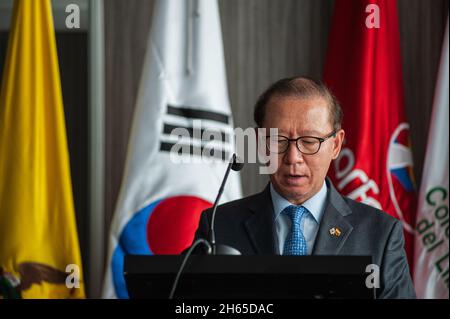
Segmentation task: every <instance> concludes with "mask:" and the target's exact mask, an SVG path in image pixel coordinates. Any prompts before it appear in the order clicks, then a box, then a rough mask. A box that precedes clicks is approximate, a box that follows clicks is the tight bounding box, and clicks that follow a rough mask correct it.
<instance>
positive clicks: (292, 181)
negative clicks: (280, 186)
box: [284, 174, 308, 185]
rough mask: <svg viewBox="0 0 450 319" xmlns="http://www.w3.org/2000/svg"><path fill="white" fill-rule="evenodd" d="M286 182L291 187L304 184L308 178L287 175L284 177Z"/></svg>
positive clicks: (298, 175)
mask: <svg viewBox="0 0 450 319" xmlns="http://www.w3.org/2000/svg"><path fill="white" fill-rule="evenodd" d="M284 177H285V180H286V182H287V183H288V184H290V185H296V184H299V183H302V182H303V181H304V180H306V179H307V178H308V176H306V175H300V174H287V175H284Z"/></svg>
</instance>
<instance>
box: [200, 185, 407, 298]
mask: <svg viewBox="0 0 450 319" xmlns="http://www.w3.org/2000/svg"><path fill="white" fill-rule="evenodd" d="M326 184H327V188H328V193H327V203H326V205H325V207H326V208H325V211H324V214H323V216H322V220H321V222H320V225H319V230H318V233H317V237H316V240H315V244H314V247H313V250H312V254H313V255H371V256H372V262H373V263H374V264H376V265H378V266H379V267H380V273H381V278H380V288H379V289H377V298H415V292H414V288H413V285H412V280H411V276H410V274H409V268H408V263H407V259H406V254H405V251H404V248H403V244H404V239H403V229H402V224H401V222H400V221H398V220H397V219H395V218H393V217H391V216H389V215H388V214H386V213H384V212H382V211H380V210H378V209H376V208H373V207H371V206H368V205H365V204H362V203H358V202H356V201H354V200H351V199H349V198H346V197H343V196H341V195H340V194H339V193H338V192H337V191H336V189H335V188H334V187H333V185H332V183H331V182H330V181H329V180H328V179H327V180H326ZM211 212H212V211H211V209H208V210H206V211H204V212H203V213H202V215H201V217H200V222H199V227H198V229H197V232H196V234H195V239H194V241H195V240H196V239H198V238H205V239H207V238H208V237H207V235H208V234H207V233H208V230H209V221H210V218H211ZM333 227H338V228H339V229H340V230H341V231H342V234H341V235H340V236H339V237H337V236H331V235H330V233H329V230H330V228H333ZM215 235H216V242H217V243H218V244H225V245H229V246H231V247H234V248H236V249H238V250H239V251H240V252H241V253H242V254H243V255H253V254H278V249H277V248H276V246H275V240H274V236H275V235H274V212H273V204H272V198H271V196H270V188H269V186H267V187H266V188H265V189H264V191H263V192H261V193H259V194H255V195H252V196H249V197H245V198H242V199H239V200H235V201H232V202H229V203H226V204H223V205H220V206H219V207H218V208H217V212H216V220H215Z"/></svg>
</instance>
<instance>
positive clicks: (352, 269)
mask: <svg viewBox="0 0 450 319" xmlns="http://www.w3.org/2000/svg"><path fill="white" fill-rule="evenodd" d="M183 257H184V256H178V255H177V256H175V255H171V256H168V255H154V256H142V255H127V256H125V265H124V274H125V280H126V283H127V289H128V293H129V296H130V298H161V299H167V298H168V296H169V294H170V290H171V288H172V284H173V282H174V280H175V276H176V274H177V271H178V269H179V267H180V265H181V263H182V260H183ZM370 263H371V257H370V256H276V255H275V256H269V255H267V256H263V255H260V256H249V255H243V256H221V255H219V256H199V255H193V256H190V257H189V260H188V262H187V264H186V267H185V269H184V271H183V273H182V275H181V277H180V280H179V283H178V287H177V290H176V293H175V296H174V298H186V299H189V298H207V299H219V298H277V299H291V298H313V299H314V298H315V299H322V298H358V299H360V298H374V296H375V292H374V289H369V288H367V287H366V284H365V282H366V278H367V276H368V273H366V272H365V270H366V266H367V265H369V264H370Z"/></svg>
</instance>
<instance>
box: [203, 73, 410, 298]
mask: <svg viewBox="0 0 450 319" xmlns="http://www.w3.org/2000/svg"><path fill="white" fill-rule="evenodd" d="M254 118H255V122H256V124H257V125H258V127H260V128H265V129H266V131H267V132H269V129H270V128H277V129H278V135H277V136H268V137H267V151H268V152H269V154H270V156H272V158H273V156H276V158H277V162H278V164H277V165H278V166H277V170H276V172H275V173H273V174H271V175H270V183H269V185H268V186H267V187H266V188H265V190H264V191H263V192H262V193H259V194H256V195H253V196H249V197H246V198H243V199H240V200H237V201H233V202H229V203H226V204H224V205H221V206H219V207H218V209H217V213H216V219H215V235H216V242H217V243H220V244H224V245H229V246H231V247H234V248H236V249H238V250H239V251H240V252H241V253H242V254H282V255H371V256H372V258H373V263H375V264H377V265H379V266H380V271H381V280H380V283H381V284H380V286H381V287H380V288H379V289H377V297H378V298H414V297H415V292H414V288H413V285H412V281H411V277H410V274H409V269H408V264H407V259H406V255H405V251H404V249H403V244H404V239H403V231H402V224H401V222H400V221H398V220H396V219H395V218H393V217H391V216H389V215H388V214H386V213H384V212H382V211H380V210H378V209H376V208H373V207H371V206H367V205H365V204H362V203H358V202H356V201H353V200H351V199H349V198H346V197H343V196H341V195H340V194H339V193H338V192H337V191H336V189H335V188H334V187H333V185H332V183H331V182H330V180H329V179H327V178H326V174H327V172H328V169H329V166H330V163H331V161H332V160H334V159H336V158H337V157H338V155H339V152H340V150H341V147H342V143H343V141H344V135H345V133H344V130H343V129H342V128H341V122H342V111H341V108H340V106H339V104H338V102H337V101H336V99H335V98H334V97H333V95H332V94H331V93H330V92H329V90H328V89H327V88H326V87H325V86H324V85H323V84H321V83H318V82H316V81H314V80H312V79H308V78H303V77H297V78H291V79H283V80H280V81H278V82H276V83H275V84H273V85H272V86H271V87H269V88H268V89H267V90H266V92H264V93H263V94H262V95H261V97H260V98H259V100H258V102H257V104H256V107H255V113H254ZM210 218H211V210H206V211H205V212H203V214H202V216H201V218H200V223H199V227H198V230H197V232H196V236H195V240H196V239H198V238H208V234H207V232H208V230H209V222H210ZM336 232H337V233H338V234H336Z"/></svg>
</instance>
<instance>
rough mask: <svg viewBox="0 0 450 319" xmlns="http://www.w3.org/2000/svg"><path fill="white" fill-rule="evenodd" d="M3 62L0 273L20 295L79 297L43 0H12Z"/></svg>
mask: <svg viewBox="0 0 450 319" xmlns="http://www.w3.org/2000/svg"><path fill="white" fill-rule="evenodd" d="M4 65H5V68H4V73H3V80H2V86H1V91H0V267H1V268H2V269H1V270H2V271H3V275H4V276H3V277H4V278H9V283H10V284H11V283H12V285H13V286H15V285H17V283H18V282H16V281H15V280H20V284H19V285H18V286H17V287H16V288H17V290H18V291H19V292H20V293H21V295H22V297H23V298H84V297H85V294H84V286H83V280H82V265H81V256H80V249H79V245H78V235H77V230H76V222H75V212H74V205H73V197H72V186H71V178H70V164H69V154H68V149H67V140H66V129H65V122H64V121H65V120H64V108H63V102H62V93H61V83H60V77H59V67H58V57H57V51H56V41H55V31H54V27H53V18H52V11H51V3H50V0H16V1H15V2H14V11H13V20H12V26H11V32H10V34H9V43H8V52H7V57H6V61H5V64H4ZM66 271H67V272H66ZM0 274H1V272H0ZM3 282H5V281H3ZM77 286H78V287H79V288H77ZM0 288H1V287H0ZM0 291H1V290H0Z"/></svg>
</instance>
